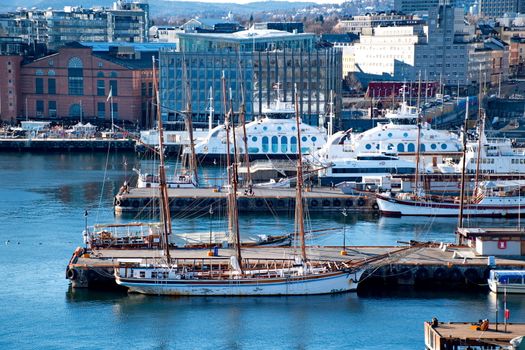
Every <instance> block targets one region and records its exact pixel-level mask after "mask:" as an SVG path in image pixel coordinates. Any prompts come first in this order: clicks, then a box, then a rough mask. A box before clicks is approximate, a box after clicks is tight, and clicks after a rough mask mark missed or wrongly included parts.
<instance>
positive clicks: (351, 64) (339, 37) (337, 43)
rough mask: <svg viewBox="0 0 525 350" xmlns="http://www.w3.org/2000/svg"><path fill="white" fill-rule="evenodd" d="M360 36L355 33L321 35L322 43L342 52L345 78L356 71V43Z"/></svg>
mask: <svg viewBox="0 0 525 350" xmlns="http://www.w3.org/2000/svg"><path fill="white" fill-rule="evenodd" d="M358 40H359V36H358V35H356V34H353V33H346V34H321V42H328V43H330V44H332V45H333V47H335V48H338V49H339V50H341V52H342V55H343V57H342V63H343V64H342V67H343V78H344V77H346V76H347V75H348V74H349V73H351V72H354V71H355V46H354V44H355V42H357V41H358Z"/></svg>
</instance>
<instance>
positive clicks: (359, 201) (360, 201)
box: [357, 198, 365, 207]
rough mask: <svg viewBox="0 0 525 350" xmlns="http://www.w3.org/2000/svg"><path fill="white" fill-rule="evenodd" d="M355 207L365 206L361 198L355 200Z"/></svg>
mask: <svg viewBox="0 0 525 350" xmlns="http://www.w3.org/2000/svg"><path fill="white" fill-rule="evenodd" d="M357 205H358V206H360V207H362V206H363V205H365V200H364V199H363V198H359V199H358V200H357Z"/></svg>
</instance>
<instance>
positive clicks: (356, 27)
mask: <svg viewBox="0 0 525 350" xmlns="http://www.w3.org/2000/svg"><path fill="white" fill-rule="evenodd" d="M419 24H424V21H423V20H422V19H421V18H419V17H416V16H413V15H403V14H396V13H379V14H374V13H372V14H367V15H363V16H353V17H352V18H349V19H342V20H340V21H339V23H338V24H337V28H338V29H339V30H340V31H341V32H344V33H355V34H361V33H362V32H363V30H364V29H366V28H376V27H399V26H408V25H419Z"/></svg>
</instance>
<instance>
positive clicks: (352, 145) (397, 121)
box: [314, 102, 462, 164]
mask: <svg viewBox="0 0 525 350" xmlns="http://www.w3.org/2000/svg"><path fill="white" fill-rule="evenodd" d="M385 117H386V118H387V119H388V120H389V122H388V123H379V124H378V125H377V126H375V127H374V128H372V129H369V130H367V131H365V132H362V133H358V134H354V133H352V132H351V131H350V130H349V131H339V132H337V133H335V134H333V135H332V137H330V138H329V139H328V141H327V142H326V145H325V146H324V147H323V148H322V149H321V150H319V151H318V152H316V153H315V154H314V158H316V159H317V161H319V162H321V163H323V162H331V161H333V160H335V159H338V158H349V157H355V156H356V155H358V154H361V153H370V152H377V153H397V155H398V156H400V157H401V158H404V159H409V160H414V158H415V154H416V147H417V136H418V126H417V118H418V111H417V108H416V107H411V106H408V105H407V104H406V103H405V102H403V103H402V104H401V108H400V109H399V110H398V111H395V112H388V113H387V114H386V116H385ZM420 142H421V152H420V155H421V157H422V159H423V160H428V162H427V164H430V161H432V162H433V163H436V162H437V163H441V161H442V159H443V157H447V156H448V155H450V156H452V155H458V152H460V151H461V149H462V147H461V142H460V139H459V137H458V135H456V134H454V133H452V132H449V131H444V130H434V129H432V128H431V126H430V124H428V123H423V125H422V127H421V138H420Z"/></svg>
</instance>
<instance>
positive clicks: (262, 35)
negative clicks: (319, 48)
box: [180, 29, 315, 40]
mask: <svg viewBox="0 0 525 350" xmlns="http://www.w3.org/2000/svg"><path fill="white" fill-rule="evenodd" d="M180 36H181V37H183V36H189V37H190V36H193V37H203V38H204V37H205V38H210V39H213V38H216V39H227V40H246V39H250V40H252V39H272V38H291V37H297V36H303V37H314V36H315V34H312V33H298V34H293V33H290V32H286V31H282V30H275V29H247V30H241V31H239V32H235V33H218V34H213V33H181V34H180Z"/></svg>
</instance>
